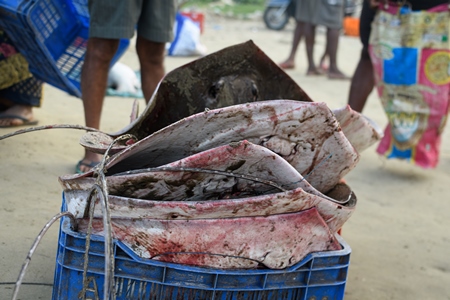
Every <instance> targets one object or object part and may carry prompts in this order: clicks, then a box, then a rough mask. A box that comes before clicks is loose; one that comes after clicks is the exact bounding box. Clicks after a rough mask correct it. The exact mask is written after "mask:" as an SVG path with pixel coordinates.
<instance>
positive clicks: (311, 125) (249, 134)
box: [74, 100, 359, 193]
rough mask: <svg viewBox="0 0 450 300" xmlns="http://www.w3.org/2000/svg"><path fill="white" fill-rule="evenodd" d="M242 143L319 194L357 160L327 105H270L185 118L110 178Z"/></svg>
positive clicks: (116, 165) (114, 163) (116, 166)
mask: <svg viewBox="0 0 450 300" xmlns="http://www.w3.org/2000/svg"><path fill="white" fill-rule="evenodd" d="M92 134H94V135H95V136H97V135H98V133H92ZM244 139H245V140H248V141H249V142H251V143H254V144H257V145H261V146H264V147H266V148H268V149H270V150H272V151H273V152H275V153H277V154H278V155H280V156H281V157H282V158H284V159H285V160H286V161H287V162H289V163H290V164H291V165H292V166H293V167H294V168H295V169H296V170H297V171H298V172H299V173H300V174H302V175H303V176H305V177H308V181H309V183H310V184H311V185H312V186H313V187H314V188H316V189H317V190H319V191H320V192H322V193H326V192H327V191H329V190H330V189H331V188H333V187H334V186H335V185H336V184H337V183H338V182H339V180H340V179H341V178H343V177H344V176H345V175H346V174H347V173H348V172H349V171H350V170H352V169H353V168H354V167H355V166H356V164H357V162H358V160H359V155H358V153H357V152H356V150H355V149H354V147H353V146H352V145H351V144H350V142H349V141H348V140H347V138H346V137H345V135H344V134H343V132H342V130H341V128H340V126H339V123H338V122H337V120H336V118H335V116H334V114H333V113H332V112H331V111H330V109H329V108H328V107H327V105H326V104H325V103H321V102H316V103H315V102H301V101H292V100H271V101H262V102H253V103H247V104H241V105H233V106H228V107H224V108H220V109H215V110H209V111H206V112H203V113H198V114H195V115H192V116H189V117H187V118H184V119H182V120H180V121H178V122H176V123H173V124H171V125H169V126H167V127H165V128H163V129H161V130H159V131H158V132H156V133H154V134H152V135H150V136H148V137H146V138H144V139H142V140H140V141H139V142H137V143H135V144H133V145H131V146H129V147H128V148H126V149H124V150H123V151H121V152H120V153H118V154H116V155H114V156H113V157H112V158H111V160H110V161H109V162H108V164H107V169H108V174H109V175H114V174H117V173H121V172H126V171H129V170H136V169H142V168H149V167H159V166H162V165H165V164H168V163H171V162H174V161H176V160H180V159H182V158H184V157H187V156H190V155H193V154H195V153H199V152H202V151H205V150H207V149H211V148H214V147H218V146H221V145H225V144H229V143H232V142H237V141H241V140H244ZM92 174H93V173H92V171H91V172H88V173H85V174H82V175H78V177H80V176H81V177H82V176H85V177H87V176H92ZM78 177H77V176H75V177H74V178H78Z"/></svg>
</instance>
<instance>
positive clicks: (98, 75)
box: [80, 38, 119, 172]
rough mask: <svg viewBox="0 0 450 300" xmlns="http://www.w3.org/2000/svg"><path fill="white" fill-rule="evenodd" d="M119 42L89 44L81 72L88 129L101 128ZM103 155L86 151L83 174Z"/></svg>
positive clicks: (100, 40)
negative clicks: (112, 61) (110, 71)
mask: <svg viewBox="0 0 450 300" xmlns="http://www.w3.org/2000/svg"><path fill="white" fill-rule="evenodd" d="M118 46H119V40H116V39H103V38H90V39H89V40H88V43H87V49H86V54H85V58H84V63H83V68H82V71H81V94H82V100H83V107H84V118H85V124H86V126H87V127H92V128H96V129H99V128H100V119H101V113H102V108H103V99H104V96H105V91H106V84H107V78H108V71H109V66H110V63H111V60H112V58H113V56H114V54H115V53H116V51H117V48H118ZM100 159H101V155H100V154H97V153H93V152H90V151H88V150H85V154H84V157H83V159H82V163H83V165H81V166H80V171H81V172H86V171H89V169H90V167H88V166H87V165H89V164H90V163H91V162H98V161H100Z"/></svg>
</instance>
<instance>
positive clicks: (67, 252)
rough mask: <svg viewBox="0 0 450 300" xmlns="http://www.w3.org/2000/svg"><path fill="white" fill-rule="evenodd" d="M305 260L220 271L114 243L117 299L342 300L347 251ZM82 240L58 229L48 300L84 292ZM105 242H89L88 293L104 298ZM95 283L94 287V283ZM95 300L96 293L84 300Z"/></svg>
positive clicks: (64, 223) (63, 228) (81, 236)
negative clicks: (154, 256) (276, 267)
mask: <svg viewBox="0 0 450 300" xmlns="http://www.w3.org/2000/svg"><path fill="white" fill-rule="evenodd" d="M338 240H339V242H340V243H341V245H342V247H343V249H342V250H339V251H328V252H318V253H312V254H309V255H308V256H307V257H306V258H304V259H303V260H302V261H301V262H299V263H297V264H296V265H294V266H292V267H289V268H287V269H284V270H271V269H255V270H221V269H212V268H201V267H193V266H187V265H180V264H173V263H164V262H159V261H154V260H151V259H142V258H140V257H138V256H137V255H136V254H134V252H133V251H132V250H130V249H129V248H128V247H127V246H125V245H124V244H123V243H121V242H120V241H114V257H115V272H114V280H115V287H116V299H118V300H120V299H208V300H210V299H223V300H225V299H226V300H232V299H242V300H245V299H248V300H250V299H252V300H253V299H277V300H278V299H286V300H287V299H289V300H290V299H302V300H312V299H315V300H319V299H327V300H341V299H343V298H344V291H345V285H346V280H347V273H348V268H349V264H350V253H351V249H350V247H349V246H348V244H346V243H345V241H344V240H343V239H342V238H341V237H340V236H338ZM85 243H86V235H85V234H82V233H77V232H74V231H72V230H71V229H70V226H69V220H68V219H66V220H63V221H62V223H61V229H60V236H59V242H58V253H57V257H56V268H55V280H54V285H53V300H57V299H78V297H79V293H80V291H81V290H82V288H83V266H84V254H85V245H86V244H85ZM104 259H105V258H104V239H103V238H102V237H100V236H91V242H90V251H89V264H88V273H87V274H88V275H87V276H88V279H92V280H93V281H90V284H89V288H90V289H92V288H94V290H95V291H97V295H98V296H99V297H100V298H101V297H102V295H103V284H104V264H105V260H104ZM94 282H95V283H94ZM86 296H87V298H88V299H89V297H91V298H90V299H95V292H93V291H91V292H88V293H87V294H86Z"/></svg>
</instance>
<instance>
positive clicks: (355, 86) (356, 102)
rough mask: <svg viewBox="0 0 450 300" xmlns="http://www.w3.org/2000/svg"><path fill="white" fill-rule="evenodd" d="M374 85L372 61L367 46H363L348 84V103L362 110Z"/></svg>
mask: <svg viewBox="0 0 450 300" xmlns="http://www.w3.org/2000/svg"><path fill="white" fill-rule="evenodd" d="M374 85H375V78H374V73H373V65H372V61H371V60H370V56H369V52H368V50H367V48H364V49H363V50H362V51H361V57H360V59H359V62H358V65H357V66H356V70H355V73H354V74H353V77H352V81H351V84H350V93H349V97H348V105H350V107H351V108H352V109H353V110H355V111H357V112H362V110H363V108H364V106H365V104H366V101H367V98H368V97H369V95H370V93H371V92H372V90H373V88H374Z"/></svg>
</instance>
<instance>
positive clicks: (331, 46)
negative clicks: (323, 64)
mask: <svg viewBox="0 0 450 300" xmlns="http://www.w3.org/2000/svg"><path fill="white" fill-rule="evenodd" d="M339 35H340V30H339V29H337V28H327V45H326V49H327V50H326V52H327V53H328V54H329V56H330V66H329V68H328V77H329V78H330V79H349V77H347V76H346V75H345V74H344V73H342V72H341V70H339V69H338V66H337V48H338V44H339Z"/></svg>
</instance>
